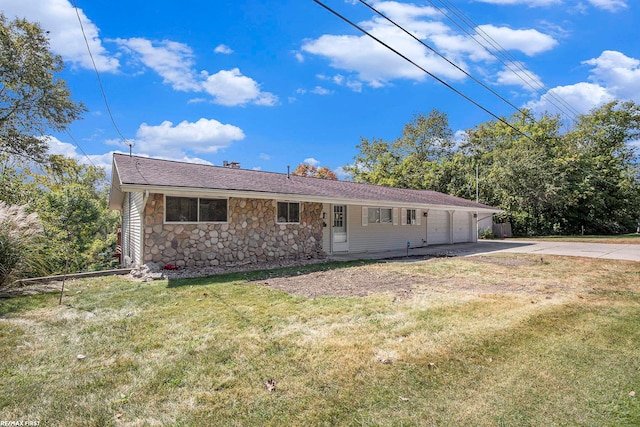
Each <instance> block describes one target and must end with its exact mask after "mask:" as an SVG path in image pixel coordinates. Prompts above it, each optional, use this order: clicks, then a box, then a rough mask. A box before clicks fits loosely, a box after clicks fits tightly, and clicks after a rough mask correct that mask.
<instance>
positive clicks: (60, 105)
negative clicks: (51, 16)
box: [0, 14, 84, 162]
mask: <svg viewBox="0 0 640 427" xmlns="http://www.w3.org/2000/svg"><path fill="white" fill-rule="evenodd" d="M63 68H64V65H63V62H62V59H61V58H60V57H59V56H57V55H53V54H51V52H50V51H49V41H48V40H47V37H46V33H45V31H44V30H43V29H42V28H41V27H40V26H39V25H38V24H34V23H30V22H28V21H26V20H24V19H15V20H13V21H8V20H7V18H6V17H5V16H4V15H3V14H0V155H14V156H20V157H25V158H28V159H31V160H35V161H39V162H42V161H44V160H45V158H46V155H45V154H46V150H47V142H46V138H45V135H46V134H47V132H48V131H51V130H55V131H61V130H64V129H65V128H66V126H67V125H68V124H69V123H71V122H72V121H74V120H76V119H78V118H79V117H80V114H81V113H82V112H83V111H84V106H83V105H82V104H79V103H76V102H74V101H73V100H72V99H71V93H70V91H69V89H68V88H67V85H66V83H65V82H64V80H61V79H59V78H57V77H56V74H57V73H59V72H60V71H62V70H63Z"/></svg>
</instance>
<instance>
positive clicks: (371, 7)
mask: <svg viewBox="0 0 640 427" xmlns="http://www.w3.org/2000/svg"><path fill="white" fill-rule="evenodd" d="M359 1H360V3H362V4H363V5H365V6H366V7H368V8H369V9H371V10H372V11H373V12H375V13H376V14H378V15H379V16H380V17H382V18H384V19H386V20H387V21H388V22H390V23H391V24H393V25H394V26H395V27H396V28H398V29H399V30H401V31H402V32H404V33H405V34H407V35H408V36H409V37H411V38H412V39H414V40H415V41H417V42H418V43H420V44H421V45H423V46H424V47H426V48H427V49H429V50H430V51H431V52H433V53H435V54H436V55H438V56H439V57H440V58H442V59H444V60H445V61H447V62H448V63H449V64H450V65H452V66H453V67H455V68H456V69H457V70H459V71H461V72H462V73H464V74H465V75H466V76H467V77H469V78H470V79H471V80H473V81H474V82H476V83H477V84H479V85H480V86H482V87H483V88H485V89H486V90H488V91H489V92H491V93H492V94H493V95H495V96H497V97H498V98H500V99H501V100H502V101H504V102H505V103H506V104H508V105H509V106H510V107H511V108H513V109H514V110H516V111H519V112H520V113H521V114H522V115H524V116H526V115H527V113H526V112H525V111H523V110H521V109H520V108H518V107H516V106H515V105H514V104H512V103H511V102H510V101H509V100H507V99H506V98H504V97H503V96H502V95H500V94H499V93H498V92H496V91H495V90H493V89H491V88H490V87H489V86H487V85H486V84H485V83H483V82H481V81H480V80H478V79H477V78H475V77H474V76H473V75H472V74H470V73H469V72H468V71H466V70H465V69H463V68H462V67H460V66H458V64H456V63H455V62H453V61H451V60H450V59H449V58H447V57H446V56H444V55H442V54H441V53H440V52H438V51H437V50H435V49H434V48H433V47H431V46H429V45H428V44H427V43H425V42H424V41H422V40H420V39H419V38H418V37H416V36H415V35H413V34H412V33H411V32H410V31H408V30H407V29H405V28H404V27H402V26H401V25H400V24H398V23H396V22H395V21H394V20H392V19H391V18H389V17H388V16H386V15H385V14H383V13H382V12H380V11H379V10H378V9H376V8H375V7H373V6H371V5H370V4H369V3H367V2H366V1H364V0H359Z"/></svg>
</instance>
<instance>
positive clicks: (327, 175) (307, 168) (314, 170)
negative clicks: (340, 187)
mask: <svg viewBox="0 0 640 427" xmlns="http://www.w3.org/2000/svg"><path fill="white" fill-rule="evenodd" d="M291 174H292V175H296V176H310V177H313V178H322V179H330V180H332V181H337V180H338V175H336V174H335V172H333V171H332V170H331V169H329V168H328V167H326V166H321V167H316V166H313V165H310V164H308V163H300V164H299V165H298V167H296V168H295V169H294V171H293V172H292V173H291Z"/></svg>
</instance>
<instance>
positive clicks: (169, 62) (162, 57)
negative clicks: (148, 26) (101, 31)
mask: <svg viewBox="0 0 640 427" xmlns="http://www.w3.org/2000/svg"><path fill="white" fill-rule="evenodd" d="M114 41H115V42H116V43H118V44H119V45H120V46H121V47H123V48H124V49H126V50H127V51H128V52H130V53H132V54H134V55H135V56H137V58H138V59H139V60H140V62H142V63H143V64H144V65H145V66H147V67H149V68H151V69H152V70H154V71H155V72H157V73H158V74H159V75H160V77H162V78H163V79H164V82H165V83H168V84H170V85H171V86H172V87H173V88H174V89H175V90H180V91H198V90H200V84H199V83H198V82H197V81H196V78H195V73H194V72H193V69H192V67H193V51H192V50H191V48H190V47H189V46H187V45H186V44H183V43H177V42H173V41H170V40H163V41H161V42H157V43H156V44H155V45H154V43H152V42H151V41H150V40H147V39H144V38H139V37H136V38H131V39H115V40H114Z"/></svg>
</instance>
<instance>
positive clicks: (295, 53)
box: [293, 51, 304, 62]
mask: <svg viewBox="0 0 640 427" xmlns="http://www.w3.org/2000/svg"><path fill="white" fill-rule="evenodd" d="M293 55H294V56H295V57H296V60H297V61H298V62H304V56H303V55H302V54H301V53H300V52H298V51H294V52H293Z"/></svg>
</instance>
